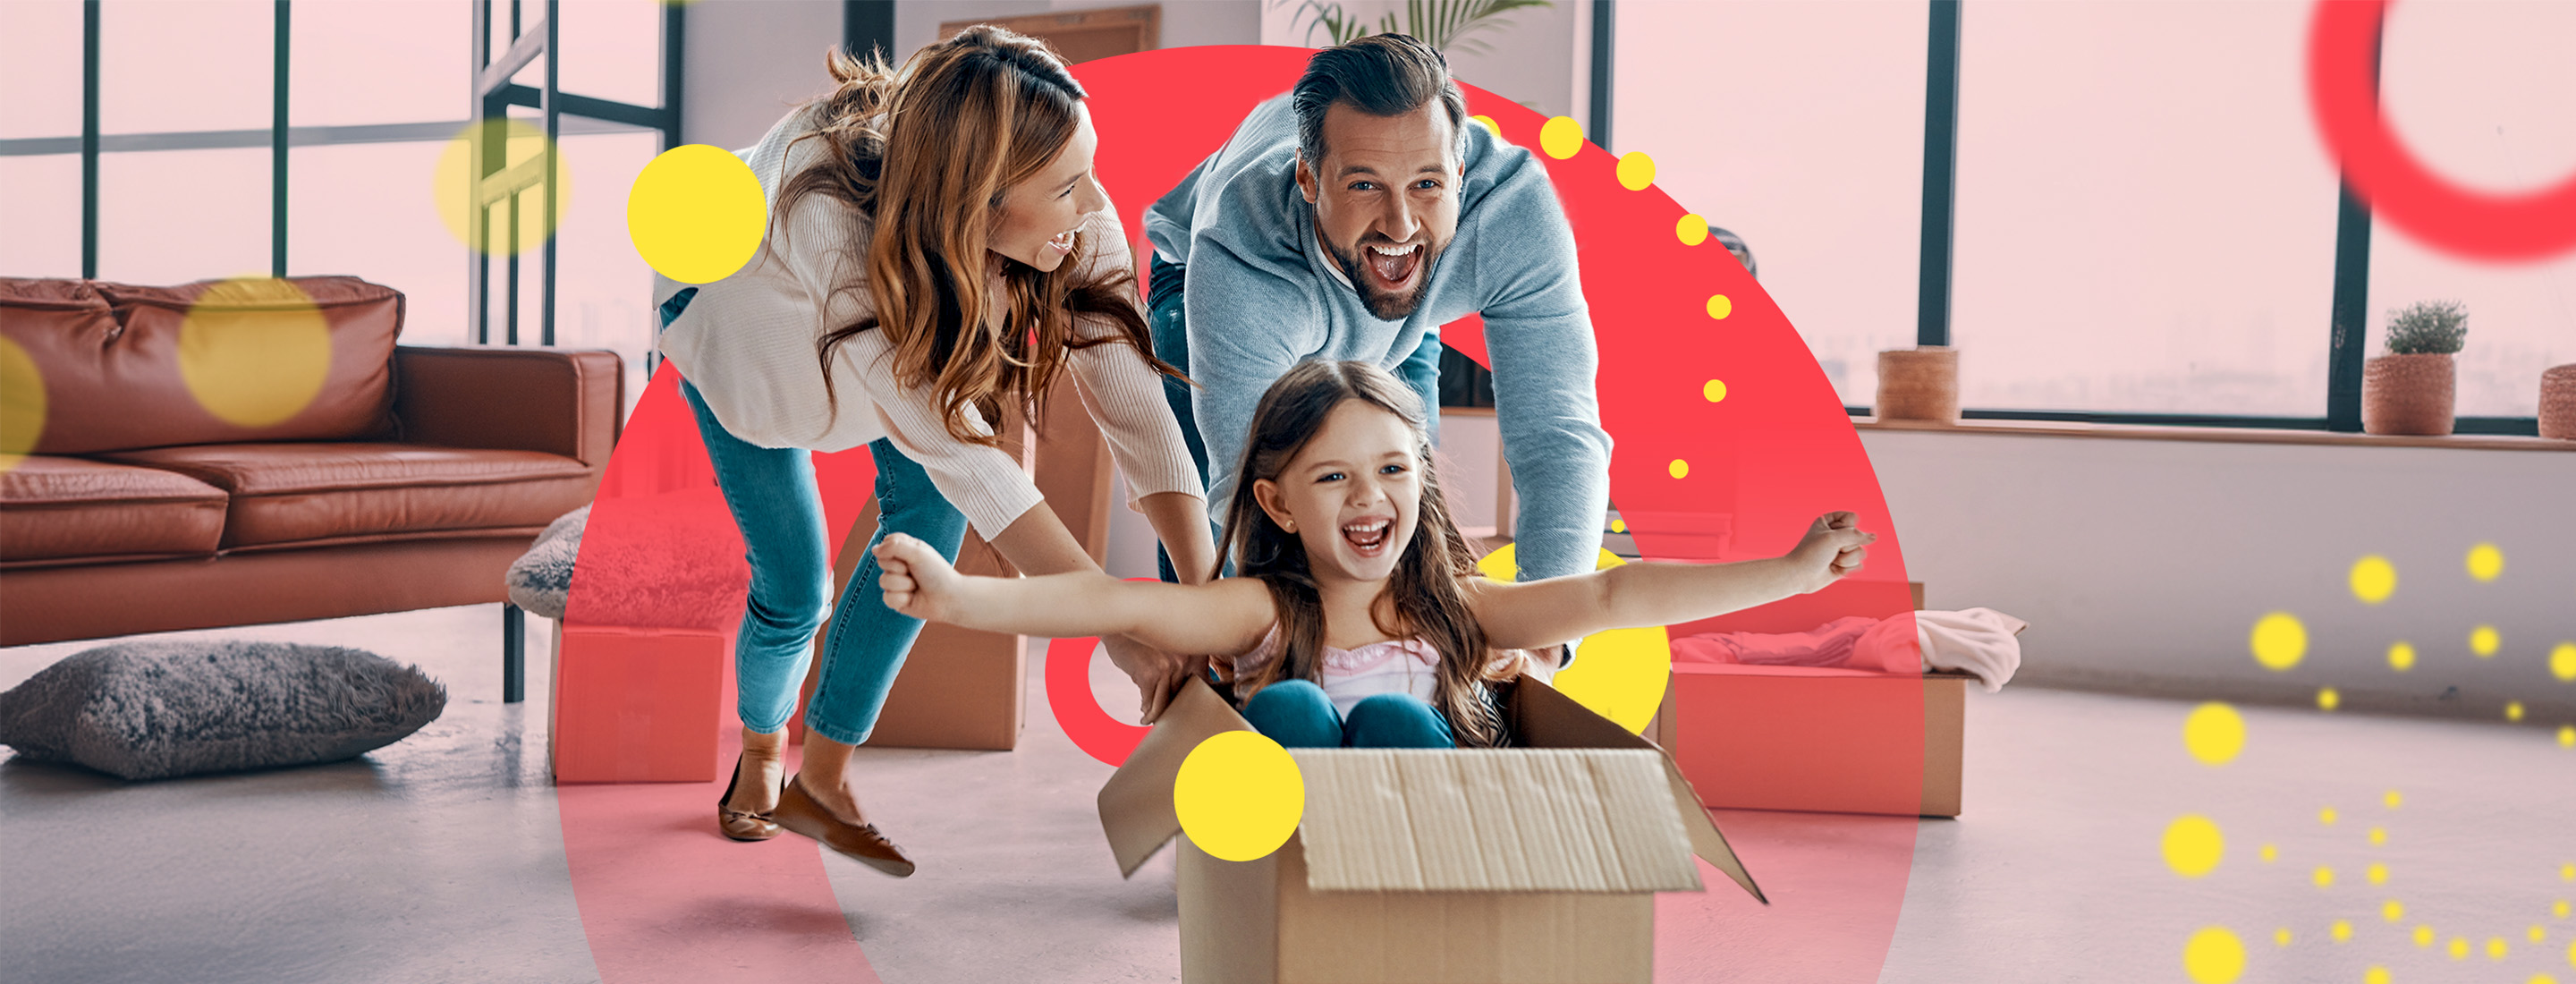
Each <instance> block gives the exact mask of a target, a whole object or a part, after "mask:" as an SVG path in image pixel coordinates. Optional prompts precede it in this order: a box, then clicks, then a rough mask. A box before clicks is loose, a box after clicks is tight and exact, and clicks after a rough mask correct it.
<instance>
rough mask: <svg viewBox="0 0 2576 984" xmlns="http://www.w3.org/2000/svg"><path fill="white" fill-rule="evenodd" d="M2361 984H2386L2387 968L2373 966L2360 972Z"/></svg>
mask: <svg viewBox="0 0 2576 984" xmlns="http://www.w3.org/2000/svg"><path fill="white" fill-rule="evenodd" d="M2361 984H2388V968H2386V967H2379V966H2373V967H2371V968H2370V969H2369V970H2365V971H2362V972H2361Z"/></svg>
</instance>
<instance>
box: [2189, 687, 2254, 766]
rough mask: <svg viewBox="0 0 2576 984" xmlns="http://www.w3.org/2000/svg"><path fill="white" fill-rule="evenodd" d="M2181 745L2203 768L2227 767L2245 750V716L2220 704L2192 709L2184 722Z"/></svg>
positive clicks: (2214, 703) (2215, 702) (2214, 702)
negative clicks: (2212, 766)
mask: <svg viewBox="0 0 2576 984" xmlns="http://www.w3.org/2000/svg"><path fill="white" fill-rule="evenodd" d="M2182 745H2183V748H2185V749H2188V750H2189V751H2190V752H2191V757H2193V758H2196V759H2199V760H2200V761H2201V763H2202V764H2204V765H2226V764H2227V763H2229V762H2232V761H2235V760H2236V753H2238V752H2241V751H2244V750H2245V716H2244V715H2241V714H2238V713H2236V708H2233V707H2230V706H2228V705H2226V704H2222V703H2219V702H2217V701H2211V702H2209V703H2206V704H2202V705H2200V706H2199V707H2195V708H2192V711H2191V716H2189V717H2186V718H2183V721H2182Z"/></svg>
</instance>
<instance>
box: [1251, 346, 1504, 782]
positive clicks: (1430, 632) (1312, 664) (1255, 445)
mask: <svg viewBox="0 0 2576 984" xmlns="http://www.w3.org/2000/svg"><path fill="white" fill-rule="evenodd" d="M1352 400H1357V401H1360V402H1363V403H1367V404H1369V405H1371V406H1374V407H1377V408H1379V409H1382V410H1385V411H1386V412H1388V413H1392V414H1394V415H1396V416H1397V417H1400V418H1403V420H1404V422H1405V423H1406V424H1407V425H1409V426H1411V427H1412V429H1413V439H1414V447H1413V452H1414V457H1415V458H1416V459H1417V460H1418V461H1419V462H1420V467H1421V476H1422V502H1421V505H1420V507H1419V508H1418V509H1417V510H1416V512H1417V514H1418V517H1419V518H1418V519H1417V520H1416V522H1415V524H1414V532H1413V539H1412V541H1411V542H1408V543H1406V544H1405V545H1404V550H1403V553H1402V555H1401V556H1400V557H1399V558H1398V559H1397V561H1396V565H1395V574H1394V576H1393V577H1391V578H1389V579H1388V581H1387V586H1386V589H1385V590H1386V596H1387V598H1388V600H1390V601H1392V602H1393V606H1392V607H1393V608H1394V609H1395V617H1396V619H1397V620H1398V622H1399V624H1396V625H1384V624H1381V625H1379V626H1378V627H1377V628H1378V631H1380V632H1384V633H1386V634H1387V635H1390V636H1394V637H1397V638H1408V637H1414V638H1420V639H1423V640H1425V641H1428V642H1430V643H1431V646H1432V648H1433V649H1435V650H1437V651H1438V652H1439V653H1440V668H1439V671H1438V677H1439V679H1438V681H1437V685H1436V688H1435V690H1434V692H1433V698H1432V701H1431V704H1432V706H1433V707H1434V708H1437V709H1438V710H1439V711H1440V713H1441V716H1442V717H1445V718H1447V719H1448V721H1449V728H1450V732H1451V733H1452V734H1454V735H1456V736H1457V738H1458V744H1459V745H1460V746H1462V747H1492V746H1494V745H1497V744H1500V743H1501V740H1502V733H1503V728H1502V722H1501V721H1500V720H1499V719H1497V718H1496V717H1495V714H1494V710H1493V708H1492V706H1491V705H1490V704H1488V703H1487V702H1486V701H1484V700H1483V698H1482V695H1481V694H1480V692H1479V689H1480V688H1479V686H1478V685H1479V683H1481V682H1484V681H1487V680H1490V679H1492V677H1490V676H1488V675H1487V669H1488V667H1489V666H1490V665H1491V662H1492V659H1493V657H1492V654H1491V653H1490V652H1489V651H1488V650H1487V648H1486V644H1485V630H1484V628H1483V627H1482V626H1480V625H1478V624H1477V622H1476V616H1475V613H1474V612H1473V611H1471V610H1469V608H1468V607H1467V597H1466V594H1465V592H1464V591H1463V590H1461V589H1460V587H1459V581H1460V580H1461V579H1463V578H1468V577H1473V576H1475V574H1476V555H1475V554H1474V553H1473V552H1471V551H1470V550H1469V549H1468V547H1467V538H1466V536H1465V535H1464V534H1461V533H1459V532H1458V524H1457V523H1456V522H1454V521H1452V520H1451V518H1450V516H1449V504H1448V499H1447V498H1446V497H1445V496H1443V495H1442V493H1441V491H1440V477H1439V475H1438V473H1437V470H1436V469H1434V468H1433V467H1432V464H1431V437H1430V434H1429V433H1428V432H1427V431H1425V430H1424V428H1423V408H1422V401H1421V399H1420V398H1419V397H1417V396H1415V395H1414V392H1413V390H1412V389H1411V388H1409V387H1407V386H1405V385H1404V384H1403V383H1400V382H1397V381H1396V379H1395V377H1393V376H1390V375H1388V374H1387V372H1386V370H1383V369H1380V368H1378V367H1376V366H1374V365H1370V364H1368V363H1365V362H1322V361H1315V362H1305V363H1300V364H1298V365H1297V367H1296V368H1293V369H1290V370H1288V374H1287V375H1285V376H1281V377H1279V381H1278V382H1276V383H1272V384H1271V386H1270V391H1269V392H1268V393H1265V394H1263V395H1262V397H1261V405H1260V408H1259V409H1257V410H1255V411H1254V412H1253V417H1252V439H1251V440H1250V441H1249V442H1248V443H1247V444H1246V445H1245V447H1244V451H1243V462H1242V465H1241V467H1240V468H1238V469H1237V470H1236V474H1235V480H1234V498H1233V499H1232V500H1231V501H1229V502H1228V503H1227V505H1226V516H1225V529H1226V534H1227V535H1226V544H1225V548H1224V549H1223V550H1220V551H1218V555H1217V566H1216V570H1215V571H1212V572H1210V574H1209V576H1210V577H1215V576H1218V575H1221V574H1223V573H1224V571H1225V563H1226V560H1227V555H1229V554H1231V555H1233V557H1234V562H1235V573H1236V574H1237V575H1238V576H1241V577H1257V578H1260V579H1261V581H1262V583H1263V584H1264V585H1267V586H1268V587H1269V589H1270V600H1271V604H1272V605H1273V606H1274V607H1276V608H1277V609H1278V612H1279V645H1280V652H1279V657H1278V658H1277V659H1274V660H1271V661H1270V662H1269V663H1267V664H1266V665H1264V666H1263V667H1262V669H1261V670H1259V671H1257V672H1255V673H1254V674H1252V675H1251V676H1249V677H1247V678H1244V679H1241V680H1237V681H1235V687H1236V689H1237V690H1238V691H1239V692H1243V693H1250V692H1252V691H1254V690H1257V689H1259V688H1261V687H1264V686H1268V685H1270V684H1272V683H1275V682H1278V681H1280V680H1310V681H1314V682H1316V683H1321V682H1323V680H1322V676H1323V659H1322V656H1323V652H1324V604H1323V598H1322V596H1321V595H1320V594H1319V593H1318V592H1317V590H1316V586H1315V576H1314V573H1313V571H1312V570H1311V569H1310V568H1309V567H1308V566H1307V562H1306V546H1305V543H1304V542H1303V541H1301V540H1299V539H1297V535H1296V534H1294V533H1290V532H1288V531H1287V530H1285V529H1282V528H1280V526H1279V524H1278V523H1276V522H1273V521H1272V520H1271V518H1270V514H1269V513H1267V512H1264V511H1263V510H1262V508H1261V504H1260V502H1258V501H1257V500H1255V499H1254V498H1253V492H1252V484H1253V483H1254V482H1255V481H1259V480H1263V479H1267V480H1270V481H1272V482H1277V481H1278V480H1279V476H1280V475H1281V474H1283V473H1285V472H1286V471H1287V470H1288V462H1289V461H1290V460H1291V459H1293V458H1295V457H1297V452H1298V451H1300V450H1303V449H1304V448H1305V447H1306V443H1307V442H1308V441H1311V440H1313V439H1314V437H1315V434H1316V433H1317V432H1319V431H1321V430H1323V429H1324V420H1325V418H1327V417H1329V416H1331V415H1332V412H1333V409H1334V408H1335V407H1339V406H1341V405H1342V404H1343V403H1346V402H1349V401H1352ZM1376 607H1377V606H1375V605H1371V606H1370V611H1371V617H1372V618H1374V617H1375V612H1376Z"/></svg>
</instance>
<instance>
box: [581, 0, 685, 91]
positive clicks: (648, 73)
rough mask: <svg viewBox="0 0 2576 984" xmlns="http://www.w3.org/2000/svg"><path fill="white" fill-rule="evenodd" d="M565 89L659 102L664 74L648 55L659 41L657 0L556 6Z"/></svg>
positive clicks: (659, 6)
mask: <svg viewBox="0 0 2576 984" xmlns="http://www.w3.org/2000/svg"><path fill="white" fill-rule="evenodd" d="M558 9H560V10H561V11H562V14H561V16H562V17H563V24H562V25H560V26H559V28H558V36H557V38H556V40H557V42H558V43H560V44H562V45H563V68H562V69H561V70H560V71H558V72H557V73H556V75H555V82H556V84H557V85H560V86H562V87H563V91H565V92H570V93H574V94H576V95H583V96H589V97H591V98H594V99H612V100H616V101H618V102H622V103H630V104H633V105H637V106H658V105H660V104H661V102H662V73H661V72H660V71H659V68H660V66H659V64H658V63H656V62H655V61H654V59H651V58H638V57H636V53H637V52H642V51H652V50H655V48H656V47H657V46H658V45H660V44H661V43H662V3H661V0H567V2H566V3H564V4H563V5H562V6H561V7H560V8H558Z"/></svg>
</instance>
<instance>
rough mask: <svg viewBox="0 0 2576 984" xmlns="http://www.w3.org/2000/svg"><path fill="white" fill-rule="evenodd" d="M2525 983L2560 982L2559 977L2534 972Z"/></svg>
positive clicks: (2554, 983)
mask: <svg viewBox="0 0 2576 984" xmlns="http://www.w3.org/2000/svg"><path fill="white" fill-rule="evenodd" d="M2571 962H2576V961H2571ZM2523 984H2558V978H2555V977H2551V976H2549V975H2547V974H2533V975H2531V979H2530V980H2528V981H2524V982H2523Z"/></svg>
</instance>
